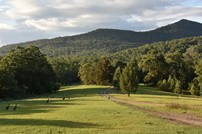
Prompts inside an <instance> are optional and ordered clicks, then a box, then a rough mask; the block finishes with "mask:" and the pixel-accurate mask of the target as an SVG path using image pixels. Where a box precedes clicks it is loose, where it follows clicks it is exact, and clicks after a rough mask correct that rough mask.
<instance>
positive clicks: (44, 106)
mask: <svg viewBox="0 0 202 134" xmlns="http://www.w3.org/2000/svg"><path fill="white" fill-rule="evenodd" d="M55 99H56V100H55ZM14 105H15V103H13V104H12V103H11V105H10V107H9V109H8V110H6V106H7V104H6V103H4V104H2V105H0V107H1V109H0V115H18V114H22V115H25V114H33V113H48V112H51V111H56V110H57V109H58V108H61V107H66V106H69V105H82V104H80V103H75V102H73V100H58V98H51V99H50V100H49V103H47V102H46V99H43V100H27V101H20V102H18V107H17V109H16V110H15V111H13V108H14Z"/></svg>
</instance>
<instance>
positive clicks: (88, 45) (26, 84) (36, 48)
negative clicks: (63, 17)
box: [0, 20, 202, 98]
mask: <svg viewBox="0 0 202 134" xmlns="http://www.w3.org/2000/svg"><path fill="white" fill-rule="evenodd" d="M193 24H194V25H193ZM183 26H187V29H189V30H186V31H187V32H184V31H185V30H184V29H183ZM191 29H194V30H191ZM196 29H198V30H196ZM201 31H202V29H201V24H199V23H195V22H191V21H187V20H181V21H179V22H177V23H174V24H171V25H168V26H165V27H161V28H158V29H156V30H153V31H150V32H152V34H154V33H160V34H159V36H160V35H162V36H160V37H159V38H158V39H157V38H156V37H155V38H152V37H154V36H157V35H158V34H154V35H153V36H152V35H150V34H149V35H148V37H147V38H145V39H143V38H144V36H141V38H142V39H140V38H139V37H138V36H137V37H136V38H133V37H134V36H133V34H137V33H134V32H132V31H120V30H109V29H108V30H107V29H101V30H96V31H93V32H90V33H87V34H83V35H79V36H72V37H66V38H65V37H64V38H62V37H60V38H55V39H52V40H39V41H34V42H28V43H22V44H20V45H19V44H16V45H9V46H5V47H2V48H1V49H0V52H1V54H2V57H1V61H0V97H1V98H8V97H9V98H22V97H26V96H30V95H37V94H43V93H46V92H54V91H57V90H58V89H59V87H60V85H67V84H69V85H70V84H72V83H78V82H81V83H83V84H98V85H113V86H114V87H115V89H117V90H119V91H121V92H125V93H128V96H130V93H132V92H135V91H137V90H138V84H139V83H140V82H141V83H144V84H146V85H148V86H156V87H159V89H160V90H163V91H168V92H174V93H177V94H192V95H202V54H201V53H202V36H196V37H187V38H182V39H173V40H169V41H168V39H169V38H178V37H181V36H179V35H183V36H184V35H186V36H191V35H193V36H195V35H202V33H200V32H201ZM150 32H142V33H141V34H148V33H150ZM163 32H164V33H165V35H164V34H162V33H163ZM188 32H189V34H188ZM123 33H124V34H123ZM177 33H178V34H177ZM139 34H140V33H139ZM190 34H191V35H190ZM163 35H164V36H163ZM170 35H172V36H170ZM163 37H169V38H166V39H164V38H163ZM137 38H138V39H140V40H139V42H135V41H137ZM149 38H150V41H149ZM147 39H148V40H147ZM153 39H154V40H153ZM161 39H162V40H166V41H159V40H161ZM143 41H145V42H143ZM155 41H159V42H155ZM64 42H66V43H67V42H68V45H67V44H66V43H64ZM148 42H153V43H148ZM92 43H93V45H92ZM144 43H147V44H145V45H143V44H144ZM28 44H29V45H28ZM58 44H60V45H58ZM16 46H17V47H16ZM15 47H16V48H15ZM12 48H14V49H12ZM10 49H11V50H10ZM7 51H9V52H8V53H7ZM6 53H7V54H6Z"/></svg>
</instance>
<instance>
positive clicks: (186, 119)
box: [101, 89, 202, 127]
mask: <svg viewBox="0 0 202 134" xmlns="http://www.w3.org/2000/svg"><path fill="white" fill-rule="evenodd" d="M109 90H111V89H107V90H104V91H103V92H101V95H102V96H103V97H106V98H108V99H110V100H112V101H114V102H116V103H118V104H121V105H125V106H129V107H132V108H135V109H137V110H140V111H142V112H144V113H146V114H149V115H151V116H154V117H158V118H162V119H166V120H169V121H173V122H176V123H181V124H186V125H194V126H199V127H202V118H200V117H197V116H195V115H191V114H186V113H185V114H177V113H171V112H160V111H156V110H152V109H147V108H143V107H140V106H139V105H138V104H139V102H137V103H136V102H131V101H127V100H122V99H118V98H115V97H112V96H110V95H108V94H107V93H108V92H109Z"/></svg>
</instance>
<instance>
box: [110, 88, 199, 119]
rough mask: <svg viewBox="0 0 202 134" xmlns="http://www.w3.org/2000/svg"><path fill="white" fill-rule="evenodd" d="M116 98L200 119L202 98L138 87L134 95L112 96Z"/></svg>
mask: <svg viewBox="0 0 202 134" xmlns="http://www.w3.org/2000/svg"><path fill="white" fill-rule="evenodd" d="M112 96H114V97H116V98H120V99H123V100H128V101H131V102H134V104H135V105H139V106H142V107H145V108H149V109H155V110H161V111H170V112H177V113H185V112H186V113H190V114H194V115H198V116H201V117H202V98H200V97H195V96H178V95H177V94H174V93H169V92H164V91H160V90H158V89H157V88H153V87H145V86H140V87H139V89H138V91H137V92H136V93H135V94H131V97H127V95H124V94H112Z"/></svg>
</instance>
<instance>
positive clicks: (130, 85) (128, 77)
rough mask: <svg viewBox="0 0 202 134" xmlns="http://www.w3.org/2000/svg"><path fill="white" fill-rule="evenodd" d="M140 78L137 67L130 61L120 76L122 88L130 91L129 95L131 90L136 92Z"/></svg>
mask: <svg viewBox="0 0 202 134" xmlns="http://www.w3.org/2000/svg"><path fill="white" fill-rule="evenodd" d="M138 84H139V78H138V73H137V68H135V67H134V66H133V64H132V63H128V64H127V66H126V67H125V68H124V69H123V72H122V74H121V77H120V88H121V89H122V90H125V91H126V92H127V93H128V97H129V96H130V94H131V92H135V91H136V90H137V88H138Z"/></svg>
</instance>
